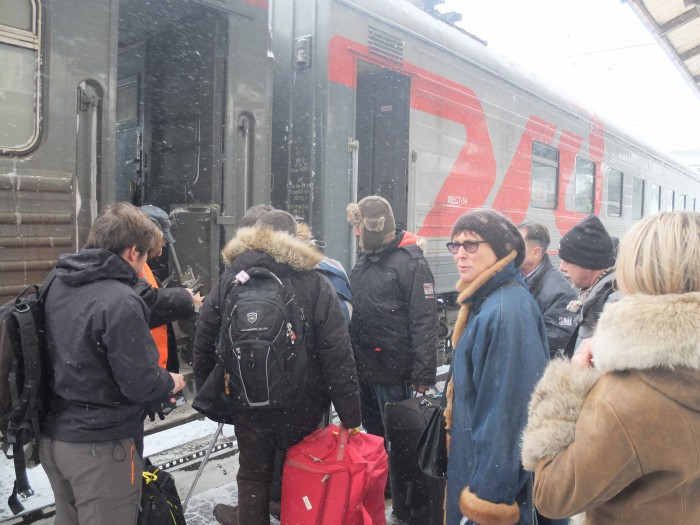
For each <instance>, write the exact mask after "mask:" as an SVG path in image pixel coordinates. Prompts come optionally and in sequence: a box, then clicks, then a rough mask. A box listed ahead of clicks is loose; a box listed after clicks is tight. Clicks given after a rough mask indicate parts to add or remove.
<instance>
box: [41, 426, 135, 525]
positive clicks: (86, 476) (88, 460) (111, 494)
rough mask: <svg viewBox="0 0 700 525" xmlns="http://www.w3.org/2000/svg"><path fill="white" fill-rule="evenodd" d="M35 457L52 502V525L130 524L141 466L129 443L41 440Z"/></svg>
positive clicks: (132, 519) (133, 513)
mask: <svg viewBox="0 0 700 525" xmlns="http://www.w3.org/2000/svg"><path fill="white" fill-rule="evenodd" d="M39 456H40V458H41V464H42V466H43V467H44V471H45V472H46V475H47V476H48V478H49V482H50V483H51V488H52V489H53V492H54V497H55V499H56V519H55V521H54V524H55V525H77V524H78V523H80V525H133V524H135V523H136V519H137V517H138V512H139V504H140V502H141V483H142V482H141V473H142V471H143V462H142V461H141V458H140V456H139V454H138V453H137V451H136V446H135V444H134V440H133V439H132V438H127V439H116V440H113V441H101V442H96V443H67V442H65V441H57V440H54V439H48V438H42V439H41V440H40V442H39Z"/></svg>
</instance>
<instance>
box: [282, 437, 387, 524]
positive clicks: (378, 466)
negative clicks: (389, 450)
mask: <svg viewBox="0 0 700 525" xmlns="http://www.w3.org/2000/svg"><path fill="white" fill-rule="evenodd" d="M388 469H389V466H388V463H387V455H386V450H384V439H383V438H381V437H379V436H374V435H372V434H365V433H358V434H355V435H352V436H351V435H348V431H347V429H345V428H338V426H336V425H330V426H327V427H325V428H321V429H319V430H316V431H315V432H314V433H312V434H310V435H308V436H306V437H305V438H304V439H303V440H301V441H300V442H299V443H297V444H296V445H294V446H293V447H291V448H290V449H289V451H288V452H287V459H286V460H285V463H284V473H283V475H282V515H281V516H280V523H281V524H282V525H331V524H332V525H336V524H337V525H341V524H342V525H385V524H386V517H385V510H384V486H385V485H386V480H387V473H388Z"/></svg>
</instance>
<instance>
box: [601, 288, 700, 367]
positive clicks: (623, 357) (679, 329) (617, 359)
mask: <svg viewBox="0 0 700 525" xmlns="http://www.w3.org/2000/svg"><path fill="white" fill-rule="evenodd" d="M592 343H593V344H592V354H593V361H594V363H595V366H596V369H598V370H600V371H601V372H613V371H622V370H648V369H651V368H659V367H660V368H675V367H687V368H693V369H700V292H691V293H684V294H666V295H644V294H632V295H628V296H626V297H624V298H623V299H621V300H620V301H618V302H616V303H610V304H607V305H606V306H605V309H604V310H603V313H602V315H601V316H600V319H599V320H598V325H597V327H596V332H595V335H594V336H593V340H592Z"/></svg>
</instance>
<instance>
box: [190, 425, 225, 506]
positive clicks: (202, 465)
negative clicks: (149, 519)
mask: <svg viewBox="0 0 700 525" xmlns="http://www.w3.org/2000/svg"><path fill="white" fill-rule="evenodd" d="M223 428H224V424H223V423H219V426H218V427H216V432H215V433H214V439H212V440H211V445H209V449H208V450H207V453H206V454H205V455H204V459H203V460H202V464H201V465H199V470H198V471H197V475H196V476H195V477H194V481H193V482H192V486H191V487H190V491H189V492H188V493H187V497H186V498H185V501H183V502H182V512H183V513H184V512H185V510H187V503H188V502H189V501H190V497H191V496H192V493H193V492H194V487H195V486H196V485H197V482H198V481H199V477H200V476H201V475H202V471H203V470H204V466H205V465H206V464H207V461H209V455H210V454H211V451H212V450H214V446H215V445H216V441H217V440H218V439H219V434H221V430H222V429H223Z"/></svg>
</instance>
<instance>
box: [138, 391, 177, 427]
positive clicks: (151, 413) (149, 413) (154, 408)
mask: <svg viewBox="0 0 700 525" xmlns="http://www.w3.org/2000/svg"><path fill="white" fill-rule="evenodd" d="M168 398H170V396H168ZM156 414H157V415H158V417H159V418H160V420H161V421H163V420H164V419H165V413H164V412H163V398H159V399H152V400H151V401H146V402H145V403H144V404H143V415H142V416H141V419H142V420H145V419H146V417H148V418H149V419H150V420H151V421H155V420H156Z"/></svg>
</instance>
